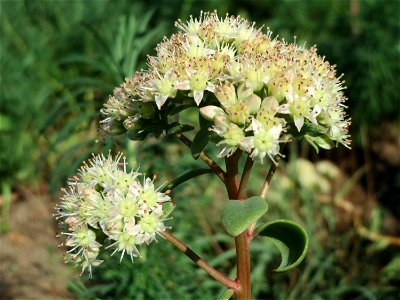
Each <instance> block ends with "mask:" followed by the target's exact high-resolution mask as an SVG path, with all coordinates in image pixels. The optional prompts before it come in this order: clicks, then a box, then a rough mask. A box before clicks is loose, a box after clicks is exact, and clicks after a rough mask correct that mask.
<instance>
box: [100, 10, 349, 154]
mask: <svg viewBox="0 0 400 300" xmlns="http://www.w3.org/2000/svg"><path fill="white" fill-rule="evenodd" d="M176 26H177V27H178V28H179V29H180V31H179V32H178V33H176V34H173V35H172V36H171V37H170V38H169V39H167V38H165V39H164V41H163V42H162V43H160V44H159V45H158V46H157V48H156V51H157V55H156V56H154V57H149V61H148V65H149V70H147V71H143V70H142V71H140V72H137V73H136V74H134V75H133V77H132V78H128V79H126V82H125V83H123V84H122V85H121V86H120V87H119V88H117V89H115V91H114V95H113V96H111V97H110V99H109V101H108V102H107V103H106V104H105V105H104V108H103V109H102V113H103V115H104V116H105V118H104V120H103V121H102V123H101V124H102V127H103V128H104V129H105V130H106V131H108V132H113V130H114V129H115V128H119V129H120V130H121V131H129V132H133V133H134V134H135V136H137V135H138V134H142V133H145V132H146V130H148V131H151V130H153V129H154V128H157V124H159V123H160V122H162V120H166V118H165V117H163V115H169V114H173V113H176V112H180V111H181V109H180V108H181V107H183V108H184V107H187V106H189V107H190V106H194V107H196V106H198V107H199V108H200V113H201V114H202V115H203V117H205V118H207V119H209V120H211V121H212V122H213V124H214V125H213V126H212V128H211V130H212V131H213V132H215V134H216V135H217V136H218V137H219V139H220V141H219V143H218V144H219V146H220V147H221V152H220V156H229V155H230V154H232V153H233V152H234V151H235V150H236V149H242V150H243V151H246V152H247V153H249V154H250V155H251V156H252V157H253V159H255V158H258V159H260V160H261V161H262V160H263V159H264V157H265V156H267V155H268V156H269V157H271V158H273V157H274V156H275V155H276V154H277V153H279V142H281V141H282V140H283V136H284V135H285V136H287V137H305V138H306V139H307V141H308V142H310V143H311V144H312V145H313V146H315V147H323V148H330V147H331V146H332V145H331V143H330V142H331V141H333V142H336V143H341V144H344V145H345V146H348V145H349V144H350V141H349V135H348V126H349V123H350V122H349V119H348V118H347V117H346V114H345V112H344V109H345V105H344V102H345V100H346V97H345V96H344V93H343V89H344V87H343V82H342V81H341V77H336V71H335V66H331V65H330V64H329V63H328V62H327V61H325V59H324V57H321V56H319V55H318V54H317V49H316V47H315V46H314V47H311V48H310V49H307V48H305V47H304V45H302V46H299V45H296V44H295V43H287V42H285V41H284V40H280V39H278V38H271V35H272V32H271V31H270V30H269V29H267V32H266V34H264V33H263V32H262V31H261V28H260V29H257V28H256V27H255V24H254V23H249V22H248V21H247V20H245V19H243V18H241V17H233V16H228V15H227V16H226V17H224V18H220V17H219V16H218V15H217V13H216V12H212V13H202V14H201V15H200V17H199V18H198V19H194V18H192V17H191V18H190V20H189V21H187V22H182V21H180V20H178V21H177V22H176ZM145 124H147V125H145ZM160 126H161V127H162V126H165V124H161V125H160ZM285 139H286V138H285Z"/></svg>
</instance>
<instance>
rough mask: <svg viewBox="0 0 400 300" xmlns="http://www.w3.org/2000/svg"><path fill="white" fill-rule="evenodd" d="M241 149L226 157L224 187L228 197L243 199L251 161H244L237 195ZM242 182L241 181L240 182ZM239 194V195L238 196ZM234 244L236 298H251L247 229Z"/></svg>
mask: <svg viewBox="0 0 400 300" xmlns="http://www.w3.org/2000/svg"><path fill="white" fill-rule="evenodd" d="M241 153H242V152H241V151H237V152H235V153H234V154H233V155H232V156H231V157H229V158H226V160H225V162H226V173H227V178H226V181H225V185H226V189H227V191H228V195H229V198H230V199H232V200H233V199H238V200H243V201H245V200H244V197H245V196H244V195H245V194H246V193H247V181H248V177H249V176H250V170H251V166H252V163H250V162H248V161H246V165H245V167H244V170H243V176H242V180H241V184H240V185H241V186H242V188H241V195H239V190H240V187H239V184H238V163H239V159H240V155H241ZM242 182H243V183H242ZM239 196H240V197H239ZM235 245H236V265H237V271H236V274H237V275H236V281H237V282H238V283H239V289H237V290H236V291H235V299H236V300H248V299H250V298H251V283H250V239H249V236H248V233H247V230H245V231H244V232H242V233H241V234H239V235H238V236H236V237H235Z"/></svg>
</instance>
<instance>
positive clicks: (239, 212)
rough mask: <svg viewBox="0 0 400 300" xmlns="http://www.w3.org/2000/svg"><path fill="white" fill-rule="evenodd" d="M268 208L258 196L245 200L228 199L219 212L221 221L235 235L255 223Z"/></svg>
mask: <svg viewBox="0 0 400 300" xmlns="http://www.w3.org/2000/svg"><path fill="white" fill-rule="evenodd" d="M267 210H268V204H267V202H266V201H265V200H264V199H263V198H261V197H260V196H255V197H250V198H248V199H246V200H229V201H228V202H227V203H226V204H225V207H224V209H223V210H222V213H221V222H222V224H223V225H224V227H225V230H226V231H227V232H228V233H229V234H230V235H231V236H237V235H239V234H240V233H241V232H243V231H244V230H246V229H247V228H248V227H249V226H250V225H251V224H253V223H255V222H256V221H257V220H258V219H259V218H260V217H262V216H263V215H264V214H265V213H266V212H267Z"/></svg>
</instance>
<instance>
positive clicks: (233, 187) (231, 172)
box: [224, 150, 242, 199]
mask: <svg viewBox="0 0 400 300" xmlns="http://www.w3.org/2000/svg"><path fill="white" fill-rule="evenodd" d="M241 154H242V151H240V150H238V151H236V152H235V153H234V154H233V155H232V156H230V157H226V158H225V164H226V174H225V180H224V182H225V185H226V190H227V192H228V196H229V199H238V198H237V196H238V191H239V175H238V165H239V159H240V155H241Z"/></svg>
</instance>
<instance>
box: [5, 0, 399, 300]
mask: <svg viewBox="0 0 400 300" xmlns="http://www.w3.org/2000/svg"><path fill="white" fill-rule="evenodd" d="M0 8H1V11H0V16H1V25H0V26H1V27H0V30H1V33H0V42H1V43H0V72H1V78H0V80H1V82H0V84H1V86H0V93H1V95H0V101H1V102H0V149H1V151H0V182H1V195H2V196H1V202H0V205H1V231H2V234H1V240H0V242H1V244H0V247H1V248H0V250H1V252H2V254H0V259H1V263H2V266H1V267H0V275H1V277H0V278H1V279H0V281H1V282H0V288H1V290H0V291H1V294H2V295H6V298H7V299H13V298H18V297H19V299H22V298H24V297H25V298H26V297H30V298H34V299H36V298H37V299H40V297H41V295H46V294H47V295H48V296H49V299H50V298H51V299H58V298H60V299H61V298H62V299H64V298H79V299H215V298H216V296H217V295H218V293H219V291H220V290H221V287H220V286H219V285H218V284H216V283H214V282H213V281H212V280H210V279H209V278H208V277H207V275H206V274H205V273H204V272H202V271H201V270H197V269H196V268H195V266H194V265H193V264H192V263H191V261H189V260H188V259H187V258H186V257H185V256H181V255H180V254H179V253H178V252H177V251H176V250H175V249H173V247H172V246H170V245H169V244H168V243H167V242H165V241H160V242H159V244H158V245H156V246H153V247H150V248H149V249H148V250H147V251H146V252H144V253H142V254H144V259H143V260H140V261H138V262H136V263H135V264H134V265H133V266H132V265H131V263H130V261H129V260H125V259H124V260H123V261H122V263H121V264H119V262H118V260H119V258H116V257H113V258H107V260H106V262H105V263H104V264H103V265H101V266H100V267H98V268H97V269H95V271H94V277H93V279H92V280H88V278H87V277H86V275H83V276H82V277H79V276H78V273H77V272H76V270H75V271H74V270H71V269H69V268H68V267H63V268H64V269H59V267H54V264H55V265H57V264H58V263H57V261H59V260H60V261H61V254H60V253H61V252H58V250H57V241H56V240H55V238H54V235H55V234H56V231H57V228H56V224H55V221H52V220H51V216H50V214H51V211H52V207H53V206H54V204H55V202H56V201H58V199H57V197H58V194H59V189H60V187H61V186H62V185H64V183H65V182H66V179H67V178H68V177H69V176H71V175H73V174H74V173H75V170H76V168H77V167H78V166H79V165H80V164H81V162H82V161H83V160H85V159H87V158H88V157H89V156H90V153H92V152H96V153H97V152H101V151H108V150H109V149H112V150H113V151H116V150H123V151H124V152H125V153H126V154H127V155H128V157H129V160H130V161H131V162H133V161H140V162H141V164H142V170H145V171H147V172H148V173H150V174H151V173H155V172H156V173H157V175H158V176H159V177H160V179H159V184H161V183H162V182H163V180H167V179H172V178H173V177H174V176H177V175H179V174H180V173H182V172H184V171H187V170H189V169H190V168H191V167H193V166H203V165H202V163H201V162H199V161H194V160H193V159H192V157H191V156H190V153H188V151H187V149H185V148H184V147H183V146H181V145H180V144H179V143H178V142H177V141H174V140H169V139H164V140H163V141H162V142H159V141H157V142H156V141H155V140H152V139H149V140H147V141H145V142H144V143H137V142H135V143H134V142H129V141H128V140H126V139H125V138H123V137H121V138H117V139H113V140H111V139H110V138H108V137H105V136H103V135H101V134H99V133H98V132H97V123H98V121H99V118H100V115H99V109H100V108H101V106H102V104H103V103H104V101H105V100H106V99H107V97H108V95H109V94H110V93H112V90H113V88H114V87H116V86H118V85H119V84H120V83H122V82H123V80H124V78H125V77H126V76H130V75H132V74H133V72H134V71H136V70H139V69H140V68H145V67H146V55H147V54H150V55H153V54H154V47H155V45H156V44H157V42H160V41H161V39H162V37H163V36H165V35H166V36H168V35H170V34H171V33H173V32H174V31H175V27H174V26H173V23H174V21H175V20H176V19H178V18H181V19H182V20H185V19H188V17H189V15H190V14H192V15H193V16H198V15H199V12H200V10H203V11H209V10H214V9H217V10H218V12H219V14H220V15H221V16H223V15H225V13H227V12H229V13H230V14H234V15H237V14H240V15H241V16H243V17H245V18H248V19H249V20H251V21H256V23H257V26H261V25H265V26H268V27H269V28H271V29H272V30H273V32H274V34H275V35H279V36H281V37H284V38H285V39H286V40H288V41H293V37H294V36H296V37H297V42H298V43H304V42H307V45H309V46H311V45H313V44H317V46H318V49H319V54H320V55H324V56H326V58H327V60H328V61H329V62H330V63H331V64H336V65H337V70H338V74H341V73H344V74H345V75H344V79H345V81H346V85H347V86H348V89H347V91H346V95H347V96H348V98H349V101H348V106H349V109H348V111H349V114H350V115H351V117H352V127H351V133H352V139H353V144H352V150H347V149H344V148H338V149H333V150H331V151H323V152H321V153H320V154H319V155H318V157H317V155H316V153H314V151H313V150H312V149H309V148H308V146H307V145H306V144H302V143H298V144H295V145H292V146H291V147H289V149H287V150H286V152H287V153H286V154H288V157H289V159H288V160H287V161H286V162H284V163H283V165H282V166H281V168H280V170H279V172H278V173H277V174H276V178H274V179H273V181H272V190H271V192H270V194H269V195H268V198H267V199H268V201H269V203H270V211H269V213H268V214H267V216H266V219H267V220H268V219H274V218H290V219H293V220H296V221H297V222H299V223H301V224H303V225H304V226H305V228H306V229H307V231H308V232H309V235H310V239H311V245H310V250H309V253H308V256H307V258H306V260H305V262H303V263H302V265H301V266H300V267H298V268H297V269H296V270H294V271H292V272H289V273H284V274H277V273H274V272H273V271H272V269H273V268H274V267H276V266H277V265H278V264H279V256H278V255H277V252H276V251H275V249H274V248H273V247H272V246H270V245H269V244H266V243H265V242H262V241H261V242H260V241H258V242H254V243H253V244H252V252H253V255H252V260H253V261H252V270H253V274H252V277H253V292H254V297H255V298H259V299H399V298H400V276H399V274H400V254H399V252H400V251H399V249H400V247H399V246H400V241H399V236H400V196H399V195H400V97H399V94H398V89H399V86H400V80H399V78H400V77H399V75H400V22H399V17H400V2H399V1H396V0H393V1H390V0H380V1H379V0H337V1H334V0H332V1H328V0H325V1H324V0H319V1H293V0H292V1H287V0H282V1H261V0H259V1H255V0H248V1H235V0H208V1H171V0H160V1H103V0H96V1H90V0H88V1H83V0H81V1H80V0H75V1H72V0H71V1H62V0H60V1H35V0H31V1H28V0H26V1H6V0H2V1H1V2H0ZM189 117H190V116H189ZM209 151H210V153H211V154H213V155H215V153H214V152H213V150H212V149H210V150H209ZM321 161H322V162H321ZM266 172H267V167H266V166H261V165H258V166H257V168H256V174H254V175H253V177H252V180H251V182H252V186H251V191H252V192H253V193H254V194H256V193H258V192H259V189H260V187H261V185H262V179H263V178H264V176H265V174H266ZM299 174H301V176H299ZM214 179H215V178H212V177H211V176H209V175H206V176H204V177H202V178H200V179H198V180H195V181H194V182H192V183H190V184H188V185H186V186H183V187H180V188H178V189H177V190H176V191H174V201H175V203H176V204H177V208H176V210H175V213H174V219H173V220H171V221H170V225H171V226H172V227H173V229H172V230H173V232H174V233H175V234H176V236H178V237H179V238H181V239H184V240H185V241H187V243H188V244H189V245H190V246H191V247H192V248H193V249H194V250H195V251H196V252H198V253H199V254H201V256H203V257H204V258H206V259H208V260H209V261H210V263H211V264H212V265H213V266H216V267H217V268H219V269H221V270H224V271H225V272H230V271H232V270H233V268H234V262H235V260H234V250H233V248H232V247H233V243H232V240H231V239H230V238H229V237H228V236H227V235H226V234H225V233H224V231H223V229H222V227H221V224H220V223H219V221H218V220H219V212H220V210H221V209H222V205H223V202H224V200H225V197H226V196H225V193H224V191H223V189H222V187H221V185H220V184H219V182H218V181H217V180H214ZM40 201H42V202H40ZM39 202H40V203H41V204H39ZM32 203H33V207H38V206H40V205H43V203H44V205H45V206H46V207H47V212H48V215H49V216H50V220H49V219H48V217H46V216H44V215H40V216H39V215H37V217H36V218H37V219H39V220H41V219H43V218H47V219H48V220H47V221H46V222H45V223H44V225H45V226H47V227H46V229H43V230H41V229H40V228H39V229H38V231H35V234H34V235H33V237H32V236H31V238H32V239H33V242H35V239H38V240H39V235H48V236H49V239H48V240H46V241H45V242H43V243H37V245H42V246H43V245H44V246H43V247H45V248H46V250H45V253H47V254H46V255H44V256H43V257H40V258H38V261H36V262H35V263H37V264H39V265H40V266H43V268H44V270H45V271H44V272H42V273H43V278H48V277H51V278H52V279H51V280H54V278H57V277H58V276H59V277H60V278H62V280H61V283H59V284H58V287H57V288H49V289H43V287H41V286H40V284H36V283H37V282H40V281H41V280H47V279H41V278H40V276H39V277H37V276H36V275H35V276H34V277H33V278H30V281H31V282H30V283H29V284H28V285H29V288H28V289H23V288H21V285H22V286H23V285H24V284H27V283H26V280H28V281H29V279H26V278H25V277H23V276H22V275H20V274H21V273H23V271H24V267H23V266H21V264H20V263H19V261H20V260H21V257H20V256H21V255H23V253H22V252H21V253H19V252H18V249H21V247H22V248H23V242H21V235H22V236H23V235H24V234H26V228H27V227H29V226H31V224H29V223H28V224H24V223H23V222H24V220H25V221H26V222H28V220H29V219H28V218H24V215H23V212H24V207H27V209H28V208H29V209H30V208H31V207H32ZM29 209H28V210H29ZM34 219H35V218H34ZM16 220H18V221H16ZM20 228H21V229H20ZM49 228H50V229H49ZM396 236H397V237H396ZM21 243H22V244H21ZM37 247H41V246H37ZM10 249H11V250H10ZM143 251H144V250H143ZM5 253H6V254H7V255H5ZM49 257H50V258H51V260H54V261H53V262H52V263H51V264H50V266H49ZM41 260H42V261H41ZM6 261H7V262H6ZM28 263H29V262H28ZM42 273H40V274H42ZM19 276H22V277H21V278H22V279H23V280H22V279H21V278H19ZM232 276H233V273H232ZM64 278H67V280H64ZM63 287H64V288H63ZM65 287H67V288H68V291H67V290H66V288H65ZM35 289H38V290H40V289H42V290H43V293H42V294H40V293H37V292H38V291H35ZM21 293H25V294H21ZM35 297H36V298H35ZM42 299H43V298H42Z"/></svg>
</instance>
